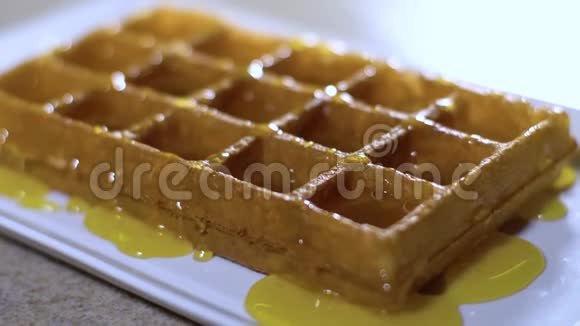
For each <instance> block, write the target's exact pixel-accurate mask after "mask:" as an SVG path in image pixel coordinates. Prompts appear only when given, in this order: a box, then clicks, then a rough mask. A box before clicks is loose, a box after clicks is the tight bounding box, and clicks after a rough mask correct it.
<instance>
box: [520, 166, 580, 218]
mask: <svg viewBox="0 0 580 326" xmlns="http://www.w3.org/2000/svg"><path fill="white" fill-rule="evenodd" d="M575 183H576V170H575V169H574V167H572V166H569V165H567V166H565V167H564V168H563V169H562V172H560V175H559V176H558V178H556V180H555V181H554V183H553V184H552V188H551V189H550V190H549V191H547V192H545V193H542V194H539V195H537V196H535V197H534V198H533V199H532V200H530V201H529V202H528V204H527V205H525V206H524V207H522V208H521V209H520V212H519V214H520V215H521V216H522V217H525V218H528V219H536V220H542V221H556V220H559V219H562V218H564V217H565V216H566V215H568V209H567V208H566V205H565V204H564V203H563V202H562V200H561V199H560V198H559V196H558V193H559V192H562V191H564V190H566V189H568V188H570V187H572V186H573V185H574V184H575Z"/></svg>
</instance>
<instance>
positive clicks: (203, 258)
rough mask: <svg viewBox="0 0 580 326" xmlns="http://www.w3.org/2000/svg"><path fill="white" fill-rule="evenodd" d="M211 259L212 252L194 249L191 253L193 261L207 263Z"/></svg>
mask: <svg viewBox="0 0 580 326" xmlns="http://www.w3.org/2000/svg"><path fill="white" fill-rule="evenodd" d="M212 258H213V252H212V251H211V250H206V249H196V250H195V251H194V252H193V259H194V260H195V261H200V262H207V261H210V260H211V259H212Z"/></svg>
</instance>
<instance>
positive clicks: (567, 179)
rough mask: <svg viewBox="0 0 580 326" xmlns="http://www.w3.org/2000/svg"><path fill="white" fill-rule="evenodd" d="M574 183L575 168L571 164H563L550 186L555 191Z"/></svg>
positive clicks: (564, 188)
mask: <svg viewBox="0 0 580 326" xmlns="http://www.w3.org/2000/svg"><path fill="white" fill-rule="evenodd" d="M575 183H576V170H574V168H573V167H572V166H569V165H567V166H565V167H564V168H563V169H562V172H560V175H559V176H558V178H557V179H556V181H554V184H553V185H552V188H554V190H556V191H562V190H566V189H568V188H570V187H572V186H573V185H574V184H575Z"/></svg>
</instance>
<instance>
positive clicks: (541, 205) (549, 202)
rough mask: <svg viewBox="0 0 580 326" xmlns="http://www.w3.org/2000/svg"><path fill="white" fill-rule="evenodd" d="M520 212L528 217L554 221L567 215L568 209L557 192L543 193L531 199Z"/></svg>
mask: <svg viewBox="0 0 580 326" xmlns="http://www.w3.org/2000/svg"><path fill="white" fill-rule="evenodd" d="M519 214H520V215H521V216H522V217H525V218H528V219H537V220H542V221H554V220H558V219H561V218H563V217H565V216H566V215H567V214H568V209H567V208H566V205H565V204H564V203H563V202H562V201H561V200H560V198H558V195H557V194H552V193H543V194H540V195H537V196H535V197H534V198H532V199H531V200H529V201H528V202H527V203H526V205H524V206H523V207H522V208H521V209H520V212H519Z"/></svg>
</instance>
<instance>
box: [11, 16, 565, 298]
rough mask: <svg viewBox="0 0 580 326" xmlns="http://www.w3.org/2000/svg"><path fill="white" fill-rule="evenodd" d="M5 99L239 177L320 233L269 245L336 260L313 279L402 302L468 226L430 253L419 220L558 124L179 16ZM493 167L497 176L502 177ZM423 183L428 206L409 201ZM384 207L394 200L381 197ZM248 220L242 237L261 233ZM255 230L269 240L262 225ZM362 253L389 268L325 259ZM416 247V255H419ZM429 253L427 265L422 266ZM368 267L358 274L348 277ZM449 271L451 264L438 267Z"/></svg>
mask: <svg viewBox="0 0 580 326" xmlns="http://www.w3.org/2000/svg"><path fill="white" fill-rule="evenodd" d="M0 92H1V93H0V103H3V104H4V105H6V104H7V103H10V105H12V106H17V105H15V104H14V103H18V105H20V106H33V104H24V102H22V100H23V101H27V102H28V103H35V104H34V105H35V106H36V105H37V106H38V107H39V108H40V106H42V108H41V109H42V110H43V111H44V112H45V113H46V115H50V116H51V118H50V119H53V120H52V121H59V122H58V123H60V124H62V125H66V124H67V123H69V124H70V122H69V121H70V120H72V121H75V122H74V123H75V124H76V125H78V126H79V127H78V130H84V132H85V133H86V135H87V137H90V138H91V139H94V140H91V141H88V142H87V143H88V144H99V143H101V142H107V141H109V140H110V139H113V140H119V139H121V140H123V141H124V142H127V143H130V144H131V146H134V147H135V148H137V149H141V150H142V151H144V152H151V153H157V151H159V153H161V154H159V155H160V156H159V157H162V158H163V159H160V158H158V159H157V160H164V161H165V162H172V161H179V162H180V163H182V164H185V165H187V166H190V167H191V169H193V170H196V169H197V170H206V169H209V171H213V172H211V173H214V174H215V173H220V172H224V171H227V172H226V173H224V174H227V175H230V176H232V177H233V180H234V184H235V186H234V187H239V186H241V185H247V182H250V183H251V184H253V186H251V187H252V189H253V191H256V192H259V193H261V194H262V196H264V194H270V195H273V196H274V197H275V198H277V200H279V201H284V202H291V203H293V205H295V206H283V207H286V208H285V209H288V210H291V209H294V210H296V211H298V213H296V214H299V215H300V218H299V219H300V220H301V221H303V222H301V223H300V227H302V228H308V229H309V232H311V233H310V236H309V233H308V232H306V231H301V230H297V231H296V232H294V235H293V236H291V237H290V236H289V238H288V239H284V237H283V236H282V237H281V238H278V239H269V240H267V242H270V245H272V244H276V243H284V242H285V241H288V243H290V242H292V243H294V244H296V246H302V245H303V244H304V243H305V242H306V243H311V244H312V247H313V248H314V249H313V252H318V254H320V252H322V253H323V254H328V256H327V257H325V258H323V259H322V260H321V261H323V263H320V264H317V265H316V264H315V265H316V266H314V267H313V269H316V270H317V271H315V273H319V274H320V273H324V271H323V272H321V271H320V270H326V269H332V270H333V272H332V273H336V274H338V275H339V276H338V278H339V279H341V278H355V279H359V281H358V283H359V285H361V284H362V286H363V287H368V288H375V287H377V285H380V286H378V287H379V288H381V289H382V290H381V291H383V292H389V291H392V292H394V293H396V294H395V295H394V296H398V297H401V296H404V295H406V293H408V292H409V290H410V289H411V288H413V287H415V286H416V285H417V284H418V283H420V282H421V281H422V280H421V279H426V278H428V277H429V276H430V274H433V273H435V272H437V270H439V269H440V268H439V267H437V266H434V267H433V268H432V269H430V271H429V272H423V271H422V269H426V267H425V266H426V264H429V263H430V262H432V261H433V257H434V256H436V254H437V250H438V251H440V250H442V247H443V246H444V244H448V243H449V242H450V241H452V240H451V239H453V238H456V237H457V234H458V233H459V232H461V230H464V229H465V227H464V226H463V225H461V227H459V226H458V225H459V224H458V223H459V222H453V219H451V221H450V222H448V223H447V222H446V223H442V222H440V223H436V224H437V225H440V226H441V228H443V227H445V228H451V229H453V227H454V224H453V223H456V224H455V227H457V230H455V231H450V230H448V229H447V230H440V232H441V234H448V236H447V238H445V237H444V236H443V237H442V239H440V241H441V242H440V243H434V244H432V246H433V251H431V250H430V249H426V246H427V247H428V246H429V244H428V243H422V242H421V241H420V240H419V239H417V238H415V240H412V239H406V238H405V237H406V233H405V232H406V231H405V230H404V229H405V228H408V226H409V225H414V224H413V223H417V220H419V217H420V216H422V215H428V214H431V215H436V214H435V213H433V212H434V211H437V208H436V207H434V205H435V204H434V203H433V202H439V203H441V202H443V203H445V202H446V199H445V198H447V197H452V195H451V190H452V189H453V188H454V187H458V186H459V185H460V184H461V185H462V186H465V185H470V184H472V179H473V178H475V176H476V175H478V174H479V173H481V172H482V171H485V168H486V167H485V166H486V165H489V164H488V162H489V161H491V160H494V161H501V160H502V159H503V160H506V162H508V160H509V157H510V155H512V156H511V161H515V160H516V159H515V158H516V157H517V156H516V154H509V153H512V152H514V151H515V150H512V149H511V148H512V147H516V146H515V144H519V143H522V142H525V141H523V140H522V135H524V134H526V133H529V130H530V128H531V127H533V126H536V125H541V124H542V123H546V122H545V121H549V120H550V119H556V120H558V119H562V118H561V117H559V115H558V114H557V113H554V112H553V111H551V110H537V109H533V108H532V107H531V106H530V105H529V103H527V102H525V101H519V100H518V101H511V100H507V99H506V98H505V97H504V96H502V95H497V94H489V93H478V92H475V91H472V90H467V89H464V88H460V87H458V86H456V85H454V84H451V83H449V82H447V81H445V80H442V79H428V78H426V77H424V76H421V75H417V74H415V73H411V72H407V71H401V70H397V69H394V68H392V67H391V66H389V65H387V64H386V63H384V62H381V61H380V60H376V59H372V58H368V57H364V56H360V55H356V54H351V53H338V52H334V51H333V50H332V49H330V48H328V47H326V46H323V45H318V44H315V45H308V44H305V43H301V42H298V41H294V40H287V39H284V38H279V37H275V36H266V35H259V34H256V33H253V32H248V31H245V30H242V29H238V28H236V27H234V26H230V25H228V24H226V23H223V22H222V21H220V20H218V19H215V18H213V17H208V16H205V15H202V14H197V13H189V12H187V13H184V12H179V11H174V10H168V9H160V10H157V11H154V12H153V13H151V14H148V15H145V16H141V17H137V18H134V19H131V20H129V21H128V22H126V23H125V24H123V25H122V27H121V28H119V29H104V30H99V31H96V32H94V33H92V34H90V35H89V36H87V37H86V38H84V39H82V40H81V41H79V42H78V43H76V44H73V45H72V47H70V48H67V49H60V50H58V51H56V52H55V53H53V54H51V55H49V56H45V57H41V58H38V59H34V60H32V61H31V62H28V63H25V64H24V65H22V66H20V67H18V68H17V69H15V70H13V71H11V72H8V73H6V74H4V75H3V76H2V77H1V78H0ZM498 117H502V121H501V123H498V121H497V119H498ZM55 123H56V122H55ZM373 128H375V129H376V130H373ZM539 129H541V128H539ZM375 131H376V132H375ZM71 136H73V137H74V135H71ZM524 138H525V137H524ZM532 138H533V137H527V139H532ZM526 141H527V140H526ZM87 146H88V145H87ZM65 147H66V146H65ZM520 147H523V145H522V146H520ZM103 148H104V147H103ZM510 150H511V151H512V152H510ZM63 151H65V152H66V149H63ZM70 151H72V152H74V150H73V149H70ZM136 151H138V150H136ZM538 151H539V150H538ZM111 152H112V151H111ZM111 152H109V154H111ZM508 152H509V153H508ZM514 153H516V152H514ZM561 154H562V153H554V156H556V155H561ZM75 155H76V156H78V155H79V154H78V152H75ZM87 155H88V154H87ZM156 155H157V154H156ZM65 156H66V155H65ZM138 156H139V154H136V157H138ZM559 158H560V157H554V158H553V161H556V159H559ZM85 161H87V160H85ZM89 161H90V160H89ZM511 161H509V162H511ZM81 162H83V160H82V159H81ZM252 163H264V164H265V165H268V164H272V163H281V164H283V165H284V166H286V167H288V168H289V169H290V170H289V171H290V172H291V179H290V180H289V182H286V183H285V182H284V181H285V180H283V179H281V178H276V176H273V178H272V179H271V180H270V183H269V185H268V186H267V185H266V184H265V182H266V180H264V178H263V177H262V178H260V175H259V174H257V175H253V176H252V178H249V179H248V178H246V175H245V173H246V171H247V169H248V168H249V167H250V166H251V164H252ZM349 163H364V165H365V169H364V170H357V171H351V170H349V169H348V165H349ZM424 163H429V164H433V165H435V167H437V170H438V171H439V173H440V174H439V175H431V174H422V175H417V173H413V171H414V170H413V167H416V166H417V165H420V164H424ZM466 163H470V164H472V166H471V168H470V169H467V170H464V171H462V173H461V174H459V175H458V174H457V173H456V170H457V168H458V167H459V166H460V165H462V164H466ZM550 163H552V162H548V163H546V165H549V164H550ZM66 164H68V163H66ZM320 164H322V166H323V168H322V169H321V170H320V171H318V173H316V174H314V175H313V174H312V168H313V167H314V166H316V165H320ZM409 164H410V165H409ZM510 164H511V163H510ZM513 164H515V163H513ZM224 167H225V168H227V170H224ZM490 171H492V172H494V171H495V172H494V173H496V174H495V176H496V177H501V176H502V175H504V174H502V172H498V170H495V169H494V170H490ZM534 171H535V170H534ZM414 172H416V171H414ZM535 172H536V173H537V171H535ZM526 173H527V174H526ZM533 173H534V172H533V171H532V170H530V171H529V173H528V171H522V177H521V178H522V180H518V179H517V178H515V179H513V178H512V181H513V182H514V185H513V187H521V186H522V182H523V181H525V180H529V176H530V175H532V174H533ZM228 177H229V176H228ZM341 178H342V181H341ZM394 178H400V179H401V180H402V181H401V182H402V185H403V186H402V190H396V189H390V188H389V189H386V190H385V194H384V195H381V194H377V193H376V192H375V188H373V187H375V185H376V184H377V183H378V182H385V180H393V179H394ZM344 180H346V184H347V187H348V186H350V185H354V184H356V181H357V180H363V181H365V183H364V184H365V188H364V191H363V193H362V195H361V196H359V197H358V198H357V199H353V200H347V199H345V198H342V196H340V195H339V194H338V193H337V184H338V183H339V182H345V181H344ZM286 181H288V180H286ZM520 181H522V182H520ZM518 182H519V183H518ZM387 183H388V182H387ZM474 184H475V185H474V186H473V187H474V188H475V189H476V190H478V191H479V192H480V193H481V194H484V200H487V201H488V202H489V203H490V206H493V205H497V202H499V201H501V200H504V199H505V198H506V196H507V195H510V194H511V193H512V192H513V191H514V190H515V189H510V186H505V187H504V189H501V190H500V191H497V193H496V194H493V195H490V194H488V193H486V191H488V192H489V191H490V190H491V189H497V188H494V187H493V185H491V181H490V182H487V184H486V183H485V181H481V183H474ZM417 187H419V188H421V191H422V193H423V196H422V198H415V197H414V196H413V195H412V190H413V189H416V188H417ZM219 188H220V186H216V189H219ZM468 188H469V187H468ZM397 191H399V193H398V194H397V195H396V196H395V194H396V192H397ZM379 195H380V196H382V199H381V200H376V198H377V196H379ZM433 198H435V200H434V199H433ZM447 202H450V203H451V200H447ZM257 203H260V201H257ZM196 204H199V203H195V202H194V203H192V204H191V205H192V206H195V205H196ZM159 205H160V206H164V205H167V206H170V205H174V203H173V204H170V203H166V204H164V203H160V204H159ZM201 205H202V206H203V205H205V204H203V203H202V204H201ZM449 205H451V206H453V205H455V206H457V207H459V208H460V209H461V208H463V209H461V211H463V212H465V214H466V215H474V216H487V215H489V214H490V211H491V209H489V210H487V211H486V210H482V209H481V208H479V207H480V206H481V201H479V202H478V203H477V204H475V203H474V204H465V203H463V204H453V205H452V204H449ZM462 205H463V206H462ZM476 206H477V207H476ZM292 207H294V208H292ZM296 207H299V208H300V209H296ZM457 207H456V208H457ZM262 209H263V210H264V213H263V215H264V216H265V217H264V218H263V219H262V220H261V221H262V222H264V221H267V222H268V223H273V224H275V223H276V222H275V221H276V218H275V217H268V214H275V213H272V212H274V211H273V210H270V211H268V207H267V206H266V207H262ZM224 211H225V209H224ZM259 214H262V213H258V215H259ZM478 214H479V215H478ZM486 214H487V215H486ZM202 215H203V214H199V216H202ZM278 215H284V214H278ZM440 215H441V216H442V217H441V218H444V217H443V216H444V215H445V214H444V213H441V214H440ZM322 216H330V217H332V219H331V220H332V221H333V222H332V223H337V225H340V226H336V229H335V228H334V227H330V228H329V227H328V223H331V222H329V220H328V219H323V218H322ZM232 218H233V217H232ZM462 218H463V220H464V219H465V216H464V217H462ZM458 219H459V217H458ZM405 220H408V221H407V222H405ZM205 222H206V223H212V221H211V220H210V221H205ZM236 223H238V224H239V223H242V222H236ZM236 223H232V224H236ZM251 223H253V222H248V223H246V224H245V225H244V226H245V227H244V228H243V229H244V230H245V229H250V228H251V227H252V225H251ZM256 223H258V222H256ZM218 224H220V223H218ZM227 224H228V223H227V222H224V221H222V222H221V225H222V226H224V225H225V226H227ZM429 225H431V224H430V223H429ZM233 229H235V228H231V229H229V231H228V232H234V231H232V230H233ZM258 229H264V231H263V232H264V233H268V230H267V228H264V227H263V226H262V227H259V228H258ZM414 229H417V230H420V229H421V226H420V225H416V226H415V227H414ZM317 230H322V231H317ZM433 231H437V228H434V229H433ZM235 232H239V229H236V230H235ZM272 232H273V233H274V234H276V233H278V235H279V232H276V231H275V230H274V231H272ZM289 232H290V231H289ZM317 232H319V233H324V232H326V233H327V235H326V236H323V237H322V238H323V239H326V241H327V243H326V244H324V243H320V244H317V243H316V240H315V239H313V238H315V237H316V234H317ZM424 232H426V231H424ZM347 233H348V234H349V236H348V237H346V236H345V234H347ZM295 234H301V236H300V237H298V238H296V236H295ZM421 234H422V233H421V231H418V233H413V237H420V235H421ZM278 235H277V236H278ZM332 236H334V237H338V239H331V237H332ZM264 237H265V238H267V236H264ZM254 238H255V239H256V238H260V235H254ZM427 238H428V237H427ZM357 241H360V242H361V244H360V246H361V248H363V249H364V250H367V251H366V252H367V254H368V255H369V257H380V259H382V260H381V261H380V263H377V262H376V261H375V262H372V261H371V262H368V261H364V259H363V258H362V257H356V255H361V253H360V251H357V252H355V253H341V254H336V255H335V256H333V254H332V253H326V252H325V249H324V248H325V245H326V246H334V247H337V248H346V247H347V246H348V244H347V243H348V242H351V244H350V245H351V246H354V244H352V243H354V242H357ZM345 242H347V243H345ZM405 242H411V243H413V246H412V248H411V245H409V247H408V248H407V247H406V246H405V245H404V243H405ZM395 243H396V244H395ZM401 243H403V245H400V244H401ZM281 246H286V247H288V245H287V244H284V245H281ZM390 247H393V248H395V247H396V248H397V249H387V248H390ZM372 248H376V249H372ZM373 250H376V252H373ZM421 251H425V252H429V253H428V254H427V256H426V257H424V258H421V259H418V257H421V255H422V254H421ZM218 253H219V250H218ZM303 254H304V255H305V257H307V255H309V254H308V253H306V252H304V253H303ZM227 255H228V254H226V256H227ZM310 255H313V256H316V254H313V253H310ZM348 255H350V256H348ZM406 255H408V257H409V258H406V257H404V256H406ZM230 256H231V257H233V259H235V260H238V261H241V262H242V263H244V264H246V265H249V266H251V267H254V268H257V269H259V270H265V271H276V270H277V267H274V266H270V265H267V264H266V265H261V264H260V263H254V262H253V261H252V259H249V258H248V259H246V258H244V257H243V255H242V256H239V255H238V256H236V255H235V254H231V255H230ZM377 259H378V258H377ZM410 260H413V261H414V262H413V263H411V262H410ZM356 263H358V264H360V267H359V269H358V270H353V269H349V267H348V266H346V265H353V264H356ZM445 263H446V259H443V260H442V261H441V262H440V263H433V264H434V265H437V264H440V265H441V266H443V265H445ZM365 264H367V265H368V266H364V265H365ZM412 264H414V265H412ZM341 265H342V266H341ZM329 273H330V272H329ZM357 273H358V274H360V275H357ZM365 273H367V274H368V275H365ZM385 284H387V285H388V287H387V286H385ZM397 284H401V285H400V286H399V287H398V288H397ZM387 288H388V289H387ZM399 299H400V298H394V299H393V301H398V300H399Z"/></svg>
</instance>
